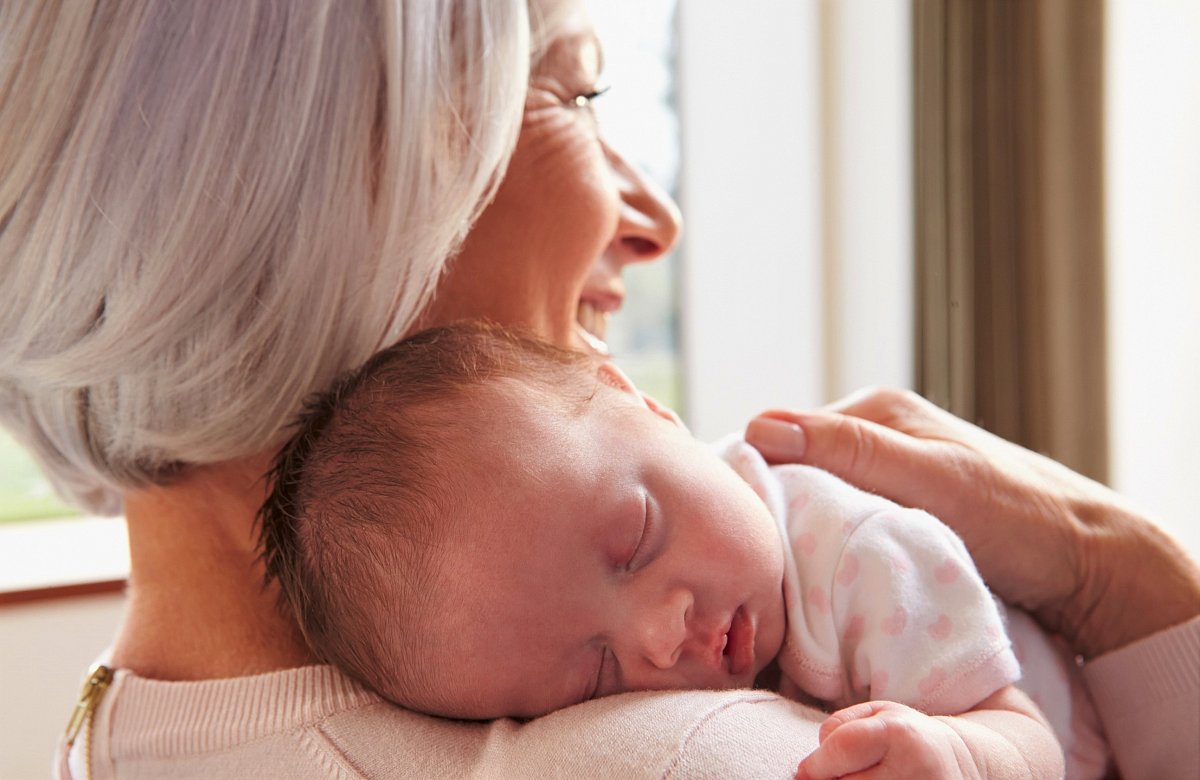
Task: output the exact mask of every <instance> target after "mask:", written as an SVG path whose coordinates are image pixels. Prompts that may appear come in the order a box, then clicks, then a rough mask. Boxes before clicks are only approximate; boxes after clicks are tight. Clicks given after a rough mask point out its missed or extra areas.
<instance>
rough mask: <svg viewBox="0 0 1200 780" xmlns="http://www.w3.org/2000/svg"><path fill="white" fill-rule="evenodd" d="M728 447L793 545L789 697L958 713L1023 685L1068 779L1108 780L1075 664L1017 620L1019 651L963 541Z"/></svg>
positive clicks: (916, 513) (810, 475) (825, 479)
mask: <svg viewBox="0 0 1200 780" xmlns="http://www.w3.org/2000/svg"><path fill="white" fill-rule="evenodd" d="M714 447H715V448H716V450H717V452H718V454H719V455H720V456H721V457H722V458H724V459H725V461H726V462H727V463H729V464H730V465H731V466H732V467H733V469H734V470H735V471H736V472H737V473H738V474H739V475H740V476H741V477H742V478H743V479H745V480H746V482H747V483H748V484H749V485H750V486H751V487H752V488H753V489H754V491H755V492H756V493H758V495H759V497H761V498H762V499H763V501H764V502H765V503H766V504H767V506H768V507H769V508H770V510H771V513H772V514H773V515H774V516H775V518H776V520H777V522H778V526H779V532H780V534H781V537H782V539H783V540H784V542H785V543H784V545H783V548H784V552H785V568H784V601H785V605H786V609H787V621H788V630H787V634H786V636H785V639H784V643H783V648H782V649H781V650H780V654H779V658H778V661H779V667H780V671H781V672H782V673H783V677H784V681H783V683H782V685H781V691H780V692H781V693H784V694H785V695H789V696H792V697H794V698H800V699H802V700H806V701H810V700H811V699H813V698H815V699H817V700H819V701H822V702H826V703H827V704H828V705H830V706H832V707H843V706H846V705H848V704H853V703H856V702H861V701H868V700H871V699H888V700H890V701H895V702H899V703H901V704H907V705H909V706H911V707H915V708H917V709H919V710H921V711H923V712H926V713H929V714H935V715H954V714H958V713H960V712H963V711H965V710H968V709H970V708H971V707H973V706H975V705H976V704H978V703H979V702H980V701H982V700H983V699H985V698H987V697H988V696H989V695H991V694H992V693H995V692H996V691H998V690H1000V689H1001V688H1003V687H1005V686H1007V685H1009V684H1013V683H1016V684H1017V685H1018V687H1021V688H1022V689H1023V690H1025V692H1026V693H1027V694H1029V695H1030V696H1031V698H1033V699H1034V700H1035V701H1036V702H1037V703H1038V704H1039V706H1041V707H1042V709H1043V710H1044V711H1045V712H1046V715H1047V719H1048V720H1049V721H1050V722H1051V725H1052V726H1053V727H1054V729H1055V733H1056V736H1057V737H1058V738H1059V741H1060V742H1061V743H1062V744H1063V748H1064V751H1065V752H1066V753H1067V777H1068V778H1076V777H1079V778H1082V777H1103V776H1104V772H1105V767H1106V757H1107V755H1106V749H1105V745H1104V742H1103V738H1102V737H1101V736H1100V732H1099V727H1098V725H1097V723H1098V721H1097V719H1096V716H1095V713H1094V712H1093V711H1092V708H1091V704H1090V702H1089V701H1088V700H1087V697H1086V693H1085V692H1084V688H1083V686H1082V683H1081V682H1079V681H1078V679H1074V680H1073V679H1072V677H1074V678H1077V677H1078V674H1077V670H1075V669H1074V665H1073V664H1071V663H1070V662H1069V661H1068V660H1066V659H1065V658H1064V656H1063V653H1061V652H1060V651H1059V650H1057V649H1056V648H1055V647H1054V646H1053V645H1052V644H1051V642H1050V640H1049V639H1048V638H1047V637H1046V635H1045V634H1044V633H1042V632H1041V630H1040V629H1038V628H1037V627H1036V626H1035V624H1034V623H1033V621H1032V620H1030V619H1029V618H1028V616H1026V615H1024V614H1023V613H1019V612H1016V611H1010V613H1009V614H1010V615H1011V616H1012V617H1011V619H1010V620H1009V621H1008V629H1009V631H1010V632H1012V633H1013V643H1012V644H1010V642H1009V635H1008V634H1007V633H1006V632H1005V626H1006V615H1005V608H1004V607H1003V605H1001V604H1000V603H999V602H998V601H997V600H996V599H995V598H994V597H993V596H992V595H991V593H990V592H989V591H988V589H987V587H986V586H985V585H984V584H983V580H982V578H981V577H980V576H979V573H978V572H977V571H976V569H975V565H974V563H973V562H972V560H971V557H970V555H969V554H968V553H967V550H966V547H965V546H964V545H963V543H962V541H961V540H960V539H959V538H958V536H957V535H955V533H954V532H953V531H951V530H950V529H949V528H947V527H946V526H945V525H943V524H942V523H941V522H940V521H938V520H937V519H936V518H934V517H933V516H931V515H929V514H928V513H926V512H922V511H920V510H916V509H906V508H904V507H901V506H899V505H897V504H894V503H892V502H891V501H888V500H887V499H884V498H881V497H880V496H876V495H872V494H870V493H865V492H863V491H861V490H858V489H857V488H854V487H853V486H851V485H848V484H847V483H845V482H843V481H842V480H841V479H839V478H837V477H835V476H833V475H832V474H830V473H828V472H825V471H822V470H820V469H816V468H813V467H811V466H800V465H784V466H774V467H769V466H768V465H767V464H766V462H765V461H764V460H763V458H762V456H760V455H759V454H758V452H757V451H756V450H755V449H753V448H752V447H750V446H749V445H747V444H746V443H745V442H744V441H742V440H741V439H740V438H738V437H730V438H727V439H724V440H722V441H720V442H718V443H717V444H716V445H714ZM1014 646H1015V647H1016V648H1017V651H1018V652H1014ZM1018 653H1020V654H1021V655H1022V656H1023V657H1022V661H1024V662H1026V667H1027V668H1026V669H1025V674H1024V679H1023V680H1021V681H1018V679H1019V678H1021V677H1022V669H1021V666H1020V664H1019V663H1018Z"/></svg>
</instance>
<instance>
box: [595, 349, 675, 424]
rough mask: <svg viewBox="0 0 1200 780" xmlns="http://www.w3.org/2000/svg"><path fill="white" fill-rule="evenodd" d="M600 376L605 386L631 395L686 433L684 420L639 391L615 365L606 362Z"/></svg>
mask: <svg viewBox="0 0 1200 780" xmlns="http://www.w3.org/2000/svg"><path fill="white" fill-rule="evenodd" d="M598 374H599V377H600V381H601V382H603V383H604V384H606V385H609V386H610V387H615V388H616V389H618V390H620V391H621V392H623V393H629V394H630V395H632V396H634V397H635V398H637V399H638V400H639V401H641V402H642V403H643V404H645V406H646V408H647V409H649V410H650V411H652V412H654V413H655V414H657V415H658V416H659V417H661V418H663V419H664V420H666V421H668V422H670V423H674V424H675V425H678V426H679V427H680V428H683V429H684V430H685V431H686V430H687V426H686V425H684V424H683V420H681V419H679V415H677V414H675V412H674V411H672V410H671V409H670V408H668V407H666V406H664V405H663V404H660V403H659V402H658V401H656V400H654V399H653V398H651V397H650V396H648V395H646V394H645V393H643V392H641V391H640V390H638V389H637V387H636V386H635V385H634V384H633V381H632V380H631V379H630V378H629V377H628V376H626V375H625V372H624V371H622V370H621V369H619V368H617V367H616V365H615V364H613V363H611V362H609V361H607V360H606V361H605V362H603V363H601V364H600V368H599V369H598Z"/></svg>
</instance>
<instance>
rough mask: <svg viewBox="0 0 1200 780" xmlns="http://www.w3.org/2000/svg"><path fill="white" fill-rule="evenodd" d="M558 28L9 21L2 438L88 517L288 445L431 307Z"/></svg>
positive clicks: (382, 20)
mask: <svg viewBox="0 0 1200 780" xmlns="http://www.w3.org/2000/svg"><path fill="white" fill-rule="evenodd" d="M535 16H536V14H535ZM535 21H536V20H535ZM546 37H547V33H546V31H545V30H539V29H536V28H535V29H534V31H533V38H532V39H531V36H530V14H529V10H528V8H527V4H526V0H303V1H297V0H237V2H161V1H160V0H92V2H88V0H73V1H72V2H66V3H41V2H16V3H3V4H0V138H3V139H4V141H3V143H0V290H4V302H3V305H0V424H2V425H3V426H4V427H6V428H8V429H10V430H11V431H12V432H13V433H14V435H15V436H16V437H17V438H18V439H19V440H20V441H21V443H23V444H24V445H26V446H27V447H28V448H29V449H30V450H31V451H32V452H33V453H34V454H35V456H36V457H37V459H38V460H39V461H40V463H41V465H42V466H43V468H44V469H45V471H46V472H47V474H48V475H49V476H50V478H51V480H52V481H53V482H54V484H55V486H56V488H57V489H58V490H59V492H60V493H61V494H63V495H64V496H65V497H66V498H67V499H68V500H71V501H73V502H74V503H76V504H79V505H81V506H82V507H84V508H85V509H87V510H90V511H93V512H110V513H111V512H118V511H120V508H121V505H120V494H121V491H122V490H123V489H126V488H131V487H138V486H145V485H149V484H155V483H163V482H165V481H167V480H168V479H169V478H170V476H171V475H173V474H176V473H178V472H179V471H181V470H183V469H187V468H189V467H191V466H194V465H198V464H205V463H213V462H218V461H222V460H227V459H230V458H235V457H240V456H245V455H250V454H253V453H257V452H261V451H263V450H265V449H267V448H269V447H270V446H272V445H273V444H275V443H276V442H278V441H279V440H280V438H281V431H282V429H283V427H284V426H285V424H286V422H287V421H288V419H289V418H290V417H291V416H292V415H293V414H294V413H295V412H296V411H297V410H298V409H299V408H300V406H301V401H302V399H303V398H304V397H305V396H307V395H308V394H309V393H311V392H312V391H314V390H317V389H320V388H323V387H324V386H325V385H327V384H328V383H329V382H330V381H331V380H332V379H333V378H334V377H335V376H337V375H338V374H339V373H341V372H342V371H344V370H346V369H348V368H350V367H352V366H355V365H357V364H359V363H361V362H362V361H363V360H364V359H366V358H367V357H368V356H369V355H370V354H371V353H372V352H374V351H375V350H376V349H378V348H380V347H381V346H384V345H386V344H389V343H391V342H393V341H395V340H396V339H397V338H399V337H400V336H401V335H402V334H404V332H405V331H406V330H407V329H408V328H409V327H410V326H411V324H412V323H413V319H414V317H415V316H416V315H417V314H418V313H419V311H420V309H421V308H422V307H423V306H424V305H425V304H426V303H427V302H428V301H429V299H430V296H431V295H432V293H433V290H434V287H435V284H436V282H437V280H438V278H439V275H440V274H441V272H442V270H443V268H444V267H445V264H446V262H447V259H448V258H449V257H450V256H451V255H452V254H453V252H454V250H455V248H456V246H457V245H458V244H459V242H460V241H461V240H462V238H463V237H464V235H465V233H466V231H467V230H468V228H469V227H470V226H471V224H472V222H473V220H474V219H475V217H476V216H477V215H478V213H479V211H480V210H481V208H482V207H483V206H484V205H485V204H486V202H487V200H488V199H489V197H490V196H491V194H492V192H494V189H495V187H496V185H497V184H498V182H499V180H500V178H501V177H502V175H503V171H504V168H505V165H506V164H507V161H508V159H509V156H510V154H511V152H512V149H513V148H514V146H515V144H516V138H517V133H518V131H519V128H520V123H521V115H522V105H523V102H524V96H525V91H526V84H527V81H528V76H529V59H530V49H531V40H532V42H533V43H534V44H537V45H539V46H540V45H542V44H541V42H542V41H544V40H545V39H546Z"/></svg>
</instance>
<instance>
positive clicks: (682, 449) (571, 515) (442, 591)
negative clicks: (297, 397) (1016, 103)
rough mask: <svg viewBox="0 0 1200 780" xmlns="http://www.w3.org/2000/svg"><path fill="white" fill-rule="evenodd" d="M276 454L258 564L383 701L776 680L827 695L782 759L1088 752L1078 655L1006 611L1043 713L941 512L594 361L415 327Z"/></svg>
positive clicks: (465, 704) (513, 712)
mask: <svg viewBox="0 0 1200 780" xmlns="http://www.w3.org/2000/svg"><path fill="white" fill-rule="evenodd" d="M731 467H732V468H731ZM272 477H273V480H274V486H273V491H272V493H271V495H270V497H269V498H268V500H267V502H266V504H265V505H264V507H263V509H262V512H261V514H260V521H261V537H262V545H263V556H264V560H265V562H266V567H267V576H268V578H273V579H277V580H278V581H279V583H280V586H281V588H282V592H283V595H284V598H285V599H286V601H287V603H288V605H290V608H291V609H292V610H293V611H294V613H295V615H296V617H297V619H298V621H299V624H300V626H301V628H302V630H303V632H304V635H305V637H306V639H307V641H308V642H309V644H310V646H311V647H312V648H313V650H314V651H315V652H316V653H317V654H318V655H319V656H320V657H322V658H323V659H325V660H327V661H328V662H330V663H333V664H336V665H337V666H339V667H341V668H342V669H343V670H344V671H345V672H347V673H348V674H350V675H351V676H353V677H355V678H357V679H358V680H360V681H362V682H363V683H364V684H366V685H367V686H369V687H371V688H373V689H374V690H376V691H378V692H379V693H380V694H381V695H382V696H384V697H385V698H387V699H389V700H391V701H393V702H395V703H397V704H399V705H401V706H404V707H408V708H410V709H414V710H418V711H422V712H426V713H430V714H434V715H442V716H446V717H453V718H469V719H489V718H499V717H515V718H532V717H536V716H538V715H542V714H545V713H548V712H551V711H553V710H556V709H559V708H562V707H568V706H571V705H574V704H578V703H580V702H584V701H588V700H590V699H594V698H598V697H602V696H611V695H614V694H619V693H623V692H627V691H639V690H666V689H681V688H705V689H726V688H747V687H753V686H758V687H771V688H773V689H775V690H778V691H779V692H781V693H783V694H784V695H787V696H789V697H792V698H794V699H797V700H800V701H802V702H804V703H806V704H810V705H814V706H818V707H823V708H825V709H826V710H827V711H832V714H831V715H830V716H829V717H828V719H827V720H826V721H825V723H824V724H823V725H822V728H821V732H820V739H821V745H820V747H819V748H818V749H817V750H816V751H815V752H814V753H813V754H812V755H810V756H809V757H808V758H807V759H806V760H805V761H804V762H803V764H802V765H801V770H800V775H799V776H800V777H837V776H840V775H845V774H850V773H852V772H856V771H861V770H864V769H867V768H869V767H872V766H876V765H880V766H881V768H883V769H886V770H889V771H890V772H892V773H894V774H895V775H896V776H906V775H911V776H955V775H957V774H959V773H960V772H962V771H964V769H968V770H970V771H978V772H979V774H980V775H981V776H984V777H987V776H993V777H994V776H1009V775H1010V774H1011V775H1012V776H1037V777H1058V776H1061V774H1062V772H1063V760H1064V759H1063V753H1062V752H1060V747H1059V744H1058V743H1056V741H1055V733H1057V737H1058V740H1059V741H1061V743H1062V744H1063V746H1064V748H1065V753H1066V766H1067V771H1068V775H1069V776H1073V777H1087V776H1103V774H1104V771H1105V763H1104V761H1105V755H1104V745H1103V741H1102V739H1101V738H1100V737H1099V735H1098V733H1097V732H1096V730H1095V728H1094V726H1093V724H1094V722H1095V721H1094V716H1092V715H1091V713H1090V712H1089V711H1088V709H1087V706H1086V701H1085V699H1084V698H1083V697H1082V696H1081V695H1080V689H1079V688H1077V687H1076V688H1073V687H1072V682H1071V674H1072V673H1073V672H1074V670H1073V668H1072V666H1071V664H1070V662H1069V661H1068V660H1065V659H1064V658H1063V657H1062V656H1061V655H1059V654H1058V653H1056V652H1055V651H1054V650H1053V648H1052V647H1051V646H1050V645H1049V643H1048V641H1047V640H1046V638H1045V637H1044V636H1042V635H1041V634H1040V633H1039V632H1038V631H1037V629H1036V628H1034V627H1033V626H1032V622H1031V621H1030V620H1029V619H1028V618H1027V617H1024V616H1022V615H1019V614H1017V613H1014V615H1013V617H1011V618H1010V619H1009V625H1008V629H1009V631H1012V632H1014V636H1015V637H1017V634H1018V633H1019V637H1017V639H1019V643H1020V646H1021V652H1023V654H1024V656H1025V658H1026V659H1027V662H1026V670H1025V671H1026V674H1025V678H1026V680H1025V681H1024V682H1023V683H1022V685H1023V686H1026V688H1027V690H1028V685H1029V684H1030V680H1031V678H1036V679H1033V681H1032V682H1033V684H1034V688H1036V690H1031V691H1030V694H1031V695H1033V696H1035V698H1037V699H1038V701H1039V702H1040V703H1041V704H1042V705H1043V707H1045V709H1046V712H1047V715H1046V716H1043V714H1042V712H1041V711H1040V710H1039V709H1038V707H1036V706H1034V705H1033V704H1032V703H1031V702H1030V699H1029V697H1027V696H1026V695H1025V694H1024V693H1022V692H1021V691H1020V690H1018V689H1017V688H1016V687H1015V686H1014V682H1016V681H1017V679H1018V678H1019V677H1021V669H1020V666H1019V665H1018V659H1017V653H1015V652H1014V644H1015V643H1016V639H1015V640H1014V643H1010V640H1009V636H1008V634H1007V633H1006V623H1005V615H1004V613H1003V612H1002V608H1000V607H998V606H997V604H996V602H995V600H994V599H993V597H992V596H991V595H990V594H989V592H988V591H987V589H986V588H985V586H984V585H983V582H982V581H981V579H980V577H979V575H978V573H977V572H976V570H975V568H974V565H973V564H972V562H971V559H970V557H969V556H968V554H967V552H966V550H965V548H964V547H963V545H962V543H961V542H960V541H959V539H958V538H957V537H956V536H955V535H954V533H953V532H951V531H950V530H949V529H947V528H946V527H945V526H943V525H942V524H941V523H940V522H938V521H937V520H936V519H934V518H933V517H931V516H930V515H928V514H925V513H923V512H920V511H917V510H913V509H905V508H902V507H900V506H897V505H896V504H893V503H891V502H889V501H887V500H885V499H883V498H880V497H878V496H874V495H870V494H867V493H863V492H861V491H858V490H856V489H855V488H852V487H850V486H849V485H847V484H846V483H844V482H841V481H840V480H838V479H837V478H836V477H833V476H832V475H830V474H828V473H826V472H823V471H820V470H817V469H814V468H811V467H806V466H798V465H785V466H774V467H768V466H767V464H766V463H765V462H764V461H763V459H762V458H761V457H760V456H759V455H758V453H757V452H756V451H755V450H754V449H752V448H751V447H749V446H748V445H746V444H745V443H744V442H742V441H740V440H739V439H730V440H727V441H725V442H722V443H720V444H719V445H717V446H716V448H715V450H714V449H713V448H711V447H709V446H706V445H703V444H701V443H699V442H697V441H696V440H695V439H693V438H692V437H691V436H690V435H689V434H688V432H687V431H686V430H685V429H684V428H683V427H682V426H681V425H680V424H679V421H678V419H677V418H676V417H675V416H674V414H672V413H671V412H669V411H668V410H665V409H663V408H661V407H660V406H658V405H657V404H656V403H654V402H653V401H652V400H650V399H648V398H646V397H644V396H642V395H641V394H640V393H638V392H637V391H636V390H635V389H634V387H633V386H632V385H631V384H630V383H629V381H628V380H627V379H626V378H625V377H624V376H623V375H622V374H621V373H620V371H619V370H617V369H616V368H615V367H614V366H613V365H612V364H611V363H608V362H603V361H601V360H599V359H596V358H593V357H590V356H585V355H582V354H579V353H575V352H570V351H564V350H560V349H558V348H555V347H553V346H550V345H546V344H543V343H540V342H537V341H533V340H529V339H526V338H524V337H523V336H521V335H519V334H515V333H513V332H510V331H505V330H501V329H499V328H495V327H492V326H489V325H484V324H461V325H455V326H451V327H447V328H438V329H435V330H432V331H425V332H423V333H420V334H418V335H416V336H413V337H411V338H409V339H406V340H405V341H402V342H401V343H399V344H397V345H396V346H394V347H391V348H389V349H387V350H384V351H383V352H381V353H379V354H378V355H376V356H375V357H374V358H372V359H371V360H370V361H368V362H367V363H366V364H365V365H364V366H363V367H362V368H361V369H359V370H358V371H357V372H355V373H353V374H352V375H350V376H348V377H346V378H344V379H343V380H341V382H340V383H339V384H338V385H337V386H336V387H335V388H334V389H333V390H331V391H330V392H328V393H326V394H324V395H323V396H321V397H319V398H317V399H315V400H314V401H312V402H311V403H310V404H309V406H308V408H307V409H306V411H305V413H304V415H303V416H302V418H301V420H300V421H299V423H298V426H297V430H296V433H295V435H294V436H293V438H292V439H291V441H290V442H289V443H288V444H287V445H286V446H285V447H284V449H283V450H282V451H281V453H280V455H279V457H278V460H277V463H276V466H275V469H274V471H273V473H272ZM1034 672H1036V674H1034ZM1047 719H1048V720H1047ZM1051 725H1052V726H1053V731H1052V729H1051Z"/></svg>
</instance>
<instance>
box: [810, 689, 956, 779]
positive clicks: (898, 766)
mask: <svg viewBox="0 0 1200 780" xmlns="http://www.w3.org/2000/svg"><path fill="white" fill-rule="evenodd" d="M818 738H819V739H820V742H821V745H820V747H818V748H817V749H816V750H814V751H813V752H812V753H811V754H810V755H809V756H808V758H806V759H804V760H803V761H801V762H800V768H799V769H798V770H797V771H796V780H822V778H833V777H844V776H851V777H858V775H857V774H856V773H857V772H864V771H865V770H868V769H870V770H872V771H871V772H870V773H869V774H867V775H864V777H871V778H892V777H897V778H899V777H922V778H962V777H971V778H977V777H980V773H979V771H978V770H977V768H976V765H975V760H974V758H973V757H972V755H971V751H970V749H969V748H968V747H967V744H966V742H964V741H963V738H962V736H961V735H960V734H959V733H958V732H957V731H955V730H954V729H953V728H951V727H950V726H949V725H948V724H946V723H945V722H944V721H942V720H939V719H938V718H933V717H931V716H929V715H926V714H925V713H923V712H920V711H918V710H914V709H913V708H912V707H906V706H904V705H903V704H897V703H895V702H891V701H869V702H864V703H863V704H855V705H854V706H853V707H847V708H846V709H844V710H838V711H837V712H835V713H833V714H832V715H830V716H829V717H828V718H826V719H825V722H824V723H822V724H821V732H820V734H819V736H818Z"/></svg>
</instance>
